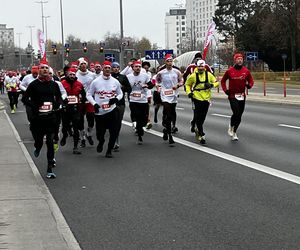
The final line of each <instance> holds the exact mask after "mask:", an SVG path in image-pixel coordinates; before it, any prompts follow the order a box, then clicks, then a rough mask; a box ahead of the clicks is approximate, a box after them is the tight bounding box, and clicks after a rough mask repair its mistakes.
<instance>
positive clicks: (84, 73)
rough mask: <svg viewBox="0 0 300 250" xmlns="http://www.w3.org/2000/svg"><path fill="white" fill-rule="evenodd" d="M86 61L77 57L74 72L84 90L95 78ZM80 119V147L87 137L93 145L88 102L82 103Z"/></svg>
mask: <svg viewBox="0 0 300 250" xmlns="http://www.w3.org/2000/svg"><path fill="white" fill-rule="evenodd" d="M87 67H88V62H87V60H86V59H85V58H83V57H81V58H79V59H78V71H77V72H76V77H77V79H78V81H79V82H81V83H82V84H83V86H84V89H85V91H86V92H87V91H88V89H89V87H90V84H91V82H92V81H93V80H94V79H95V74H94V73H92V72H91V71H89V70H88V69H87ZM81 111H82V119H81V126H80V137H81V144H80V147H83V148H84V147H85V140H86V139H87V140H88V142H89V144H90V145H94V141H93V138H92V132H93V128H94V124H95V117H94V112H95V110H94V107H93V106H92V105H91V104H90V103H86V104H85V105H82V110H81ZM84 116H86V120H87V125H88V128H87V132H86V133H85V130H84Z"/></svg>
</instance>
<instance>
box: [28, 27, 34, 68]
mask: <svg viewBox="0 0 300 250" xmlns="http://www.w3.org/2000/svg"><path fill="white" fill-rule="evenodd" d="M26 27H27V28H29V29H30V45H31V52H30V53H31V65H33V55H32V52H33V45H32V29H33V28H34V27H35V26H33V25H28V26H26Z"/></svg>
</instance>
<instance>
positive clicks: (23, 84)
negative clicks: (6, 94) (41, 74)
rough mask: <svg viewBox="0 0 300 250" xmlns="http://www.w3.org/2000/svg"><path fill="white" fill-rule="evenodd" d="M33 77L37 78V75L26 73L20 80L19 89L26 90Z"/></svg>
mask: <svg viewBox="0 0 300 250" xmlns="http://www.w3.org/2000/svg"><path fill="white" fill-rule="evenodd" d="M35 79H37V77H36V78H34V77H33V76H32V74H29V75H26V76H25V77H24V78H23V80H22V82H21V83H20V89H21V90H23V91H26V89H27V88H28V86H29V84H30V83H31V82H33V81H34V80H35Z"/></svg>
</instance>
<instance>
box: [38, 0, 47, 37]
mask: <svg viewBox="0 0 300 250" xmlns="http://www.w3.org/2000/svg"><path fill="white" fill-rule="evenodd" d="M36 3H39V4H41V10H42V30H43V33H44V32H45V27H44V3H48V1H42V0H41V1H39V2H36Z"/></svg>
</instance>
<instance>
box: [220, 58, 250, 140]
mask: <svg viewBox="0 0 300 250" xmlns="http://www.w3.org/2000/svg"><path fill="white" fill-rule="evenodd" d="M233 59H234V66H233V67H230V68H229V69H228V70H227V71H226V72H225V74H224V75H223V77H222V80H221V85H222V89H223V91H224V92H225V94H226V95H227V96H228V100H229V103H230V107H231V110H232V113H233V114H232V116H231V119H230V124H229V128H228V135H229V136H230V137H231V139H232V140H233V141H237V140H238V139H239V138H238V136H237V134H236V131H237V129H238V127H239V125H240V123H241V120H242V115H243V112H244V110H245V103H246V94H245V89H246V88H247V89H251V88H252V87H253V84H254V80H253V77H252V75H251V73H250V71H249V70H248V69H247V68H246V67H245V66H243V62H244V57H243V55H242V54H240V53H236V54H235V55H234V57H233ZM227 80H229V84H228V86H226V81H227Z"/></svg>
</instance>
